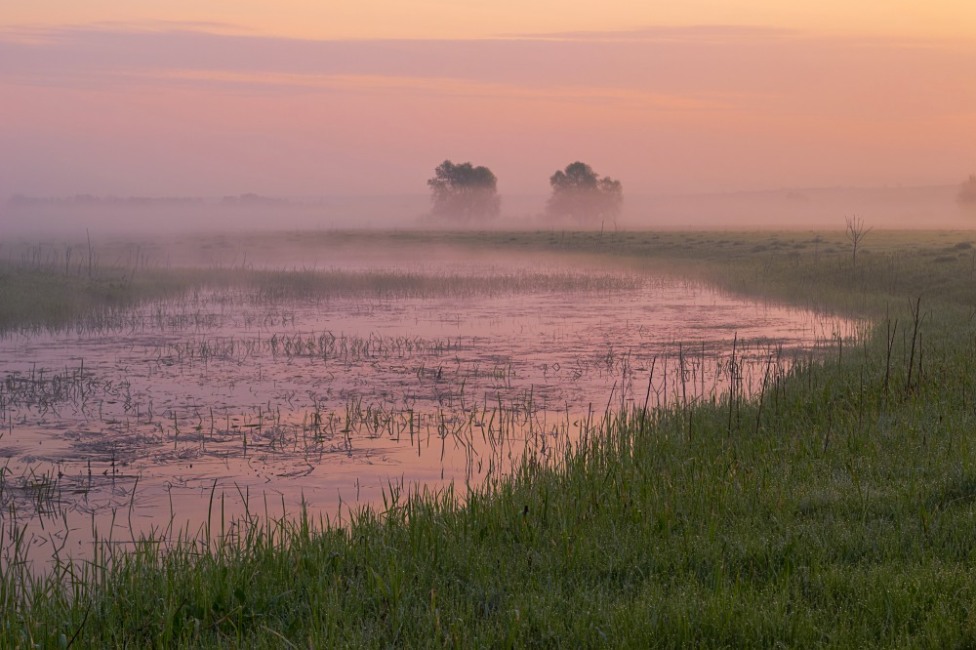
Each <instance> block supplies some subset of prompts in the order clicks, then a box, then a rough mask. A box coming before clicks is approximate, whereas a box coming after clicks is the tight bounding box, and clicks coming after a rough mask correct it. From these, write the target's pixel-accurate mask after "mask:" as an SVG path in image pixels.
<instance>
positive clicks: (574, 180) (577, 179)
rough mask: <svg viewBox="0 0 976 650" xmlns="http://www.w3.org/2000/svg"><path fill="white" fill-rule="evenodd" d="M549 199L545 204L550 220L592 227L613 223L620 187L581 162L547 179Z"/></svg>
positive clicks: (620, 204)
mask: <svg viewBox="0 0 976 650" xmlns="http://www.w3.org/2000/svg"><path fill="white" fill-rule="evenodd" d="M549 184H550V185H551V186H552V196H551V197H549V202H548V203H547V205H546V212H547V213H548V214H549V216H550V217H554V218H557V219H570V220H572V221H576V222H577V223H583V224H593V223H603V222H604V221H607V220H611V221H612V220H615V219H616V218H617V216H619V214H620V209H621V207H622V206H623V186H621V184H620V181H617V180H614V179H612V178H610V177H609V176H604V177H603V178H600V176H599V175H598V174H597V173H596V172H595V171H593V168H592V167H590V166H589V165H587V164H586V163H582V162H579V161H577V162H574V163H572V164H571V165H568V166H567V167H566V169H565V170H560V171H557V172H556V173H555V174H553V175H552V176H551V177H549Z"/></svg>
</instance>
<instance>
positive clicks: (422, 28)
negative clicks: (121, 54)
mask: <svg viewBox="0 0 976 650" xmlns="http://www.w3.org/2000/svg"><path fill="white" fill-rule="evenodd" d="M11 4H15V5H17V6H8V7H7V8H5V9H3V10H0V22H2V23H4V24H7V25H11V24H14V25H15V24H47V25H63V24H85V23H93V22H119V23H130V24H131V23H145V22H148V21H173V22H198V23H216V24H225V25H230V26H236V27H239V28H240V29H243V30H246V31H249V32H253V33H260V34H273V35H278V36H291V37H299V38H485V37H495V36H504V35H510V34H526V33H554V32H567V31H583V30H585V31H605V30H614V31H619V30H629V29H636V28H640V27H646V26H651V25H672V26H681V25H756V26H765V27H789V28H800V29H808V30H811V31H817V32H828V33H843V34H861V35H888V36H892V35H895V36H914V37H923V38H963V39H966V38H974V37H976V4H974V3H973V2H970V1H969V0H930V1H928V2H917V1H915V0H859V1H857V2H850V1H849V0H821V1H819V2H813V1H810V0H807V1H800V2H783V1H782V0H684V1H682V2H668V1H665V0H655V1H648V0H607V1H605V2H590V1H580V0H533V2H525V1H524V0H411V1H410V2H405V1H403V0H356V1H355V2H351V1H347V0H336V1H332V2H318V1H316V0H304V1H302V0H281V1H279V2H273V3H272V2H267V0H238V1H237V2H219V3H218V2H212V1H210V2H207V1H199V0H167V1H165V2H164V1H161V0H140V2H123V1H121V0H88V1H86V2H76V1H75V0H32V1H31V2H22V3H11Z"/></svg>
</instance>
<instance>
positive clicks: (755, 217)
mask: <svg viewBox="0 0 976 650" xmlns="http://www.w3.org/2000/svg"><path fill="white" fill-rule="evenodd" d="M957 191H958V188H957V186H948V185H946V186H929V187H886V188H814V189H791V190H788V189H783V190H771V191H762V192H729V193H715V194H673V195H646V194H625V197H624V203H623V209H622V212H621V214H620V215H619V217H618V218H616V219H612V220H606V221H594V222H593V223H589V224H586V225H584V226H583V229H596V230H599V229H604V230H615V229H616V230H645V229H650V230H676V229H686V228H687V229H715V230H750V229H785V230H796V229H825V230H837V229H843V227H844V222H845V218H846V217H848V216H852V215H856V216H858V217H861V218H863V219H864V220H865V223H867V224H868V225H869V226H870V227H873V228H887V229H916V228H927V229H931V228H948V229H970V228H974V227H976V209H974V208H973V207H972V206H967V205H962V204H960V203H959V202H958V201H957V200H956V195H957ZM546 199H547V196H545V195H515V196H507V195H502V196H501V214H500V215H499V216H498V217H497V218H494V219H490V220H485V221H480V222H477V223H462V222H458V221H454V220H451V219H440V220H438V219H433V218H432V217H431V216H430V207H431V206H430V197H429V196H427V195H425V194H403V195H395V196H340V197H325V198H301V197H299V198H260V199H255V198H252V199H251V200H247V199H244V200H241V199H240V198H239V197H220V198H182V199H165V198H155V199H148V198H138V197H136V198H129V197H125V196H124V195H121V196H119V197H104V198H93V197H69V198H61V199H54V198H26V197H15V198H11V199H9V200H8V201H7V202H6V203H4V204H0V236H3V235H6V236H30V235H38V236H43V235H45V234H49V235H56V234H65V235H78V234H84V233H85V231H86V230H88V231H91V232H94V233H98V234H100V235H104V234H109V233H116V234H152V233H164V234H165V233H176V232H200V231H209V232H217V231H247V230H259V231H260V230H282V229H284V230H301V229H313V230H333V229H390V228H392V229H398V230H414V229H450V228H461V229H514V230H522V229H530V230H535V229H544V230H548V229H556V230H562V229H567V228H579V227H580V226H579V225H578V224H571V223H561V222H559V221H553V220H551V219H549V218H547V216H546V214H545V206H546Z"/></svg>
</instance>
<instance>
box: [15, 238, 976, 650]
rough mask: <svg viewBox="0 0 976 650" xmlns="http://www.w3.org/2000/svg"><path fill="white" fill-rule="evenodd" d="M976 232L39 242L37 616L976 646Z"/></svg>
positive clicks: (20, 360)
mask: <svg viewBox="0 0 976 650" xmlns="http://www.w3.org/2000/svg"><path fill="white" fill-rule="evenodd" d="M972 241H973V238H972V236H971V233H966V232H938V233H934V232H933V233H929V232H925V233H920V232H883V231H876V232H870V233H869V234H868V236H867V238H866V239H865V241H864V244H863V247H862V248H861V249H859V251H858V252H857V256H856V257H855V256H854V255H852V251H851V247H850V244H849V242H848V241H847V239H846V237H845V234H844V233H843V232H842V231H837V232H823V233H808V232H782V233H766V232H763V233H758V232H757V233H733V232H729V233H725V232H721V233H716V232H694V233H678V232H673V233H672V232H662V233H644V232H640V233H637V232H613V233H609V232H608V233H576V232H553V231H546V232H516V233H471V232H462V233H415V232H389V233H363V232H319V233H281V234H274V235H269V234H266V233H265V234H262V235H236V236H233V237H230V236H226V235H212V236H207V237H203V238H196V239H195V240H193V241H192V242H191V241H180V240H175V241H168V242H157V241H149V242H133V241H122V240H119V241H112V242H96V244H95V245H94V246H86V245H85V244H86V243H67V242H55V243H52V242H46V243H44V244H37V243H32V242H23V243H18V242H9V243H8V242H4V245H3V248H2V249H0V253H2V255H0V257H2V258H3V262H2V267H0V280H2V284H0V291H2V292H3V300H2V302H0V327H2V328H3V332H4V334H3V336H2V338H0V371H2V373H3V377H2V379H3V389H2V392H0V411H2V413H3V422H2V429H3V437H0V453H2V454H3V462H4V467H3V469H2V481H0V503H2V505H3V531H2V532H3V542H2V543H3V556H2V558H0V561H2V569H3V576H2V580H0V601H2V603H3V609H4V612H5V613H4V616H3V627H2V629H0V639H3V641H4V643H3V645H4V647H7V646H9V647H57V646H58V645H61V646H62V647H65V646H71V645H77V646H79V647H94V646H98V647H104V646H109V647H120V646H125V645H136V646H150V647H199V646H201V645H203V646H225V645H232V646H241V645H246V646H248V647H282V646H285V647H290V646H291V645H294V646H303V647H304V646H311V647H318V646H334V645H340V646H363V645H365V646H386V645H408V646H414V645H424V646H427V645H472V644H474V645H494V646H497V645H500V646H520V647H521V646H526V645H543V646H547V645H566V644H571V645H587V646H591V645H620V644H641V645H646V644H647V643H649V642H650V643H652V644H658V645H689V644H701V645H709V646H713V645H774V644H776V643H783V644H789V645H805V646H806V645H814V646H816V645H832V646H836V645H858V646H890V645H917V644H923V645H964V644H966V643H971V642H972V641H973V630H974V626H973V618H972V617H971V615H970V613H969V612H970V606H971V602H973V596H974V595H976V594H974V589H973V587H972V586H971V585H972V584H976V582H974V581H973V577H974V576H973V568H972V567H973V562H972V560H973V558H972V548H974V544H973V542H974V541H976V538H974V532H973V531H976V528H974V526H973V523H974V522H973V519H974V513H976V510H974V508H976V490H974V489H973V485H974V484H976V472H974V467H973V453H972V452H973V447H972V436H973V425H974V423H976V407H974V395H976V393H974V388H976V386H974V385H973V383H974V381H976V380H974V379H973V377H974V375H976V373H974V370H976V368H974V365H976V324H974V322H973V318H974V317H973V314H974V313H976V284H974V273H976V253H974V250H973V245H972ZM68 250H71V251H73V254H71V253H67V252H66V251H68ZM716 332H718V334H716Z"/></svg>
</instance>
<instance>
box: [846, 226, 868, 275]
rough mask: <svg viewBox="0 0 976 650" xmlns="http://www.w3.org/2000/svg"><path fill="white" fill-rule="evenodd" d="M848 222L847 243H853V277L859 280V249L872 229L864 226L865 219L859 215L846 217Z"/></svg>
mask: <svg viewBox="0 0 976 650" xmlns="http://www.w3.org/2000/svg"><path fill="white" fill-rule="evenodd" d="M844 219H845V220H846V221H847V241H849V242H851V277H852V278H854V279H855V280H856V279H857V249H858V248H859V247H860V246H861V242H863V241H864V238H865V237H866V236H867V234H868V233H869V232H871V228H867V227H865V225H864V219H861V218H860V217H858V216H857V215H854V216H850V217H844Z"/></svg>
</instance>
